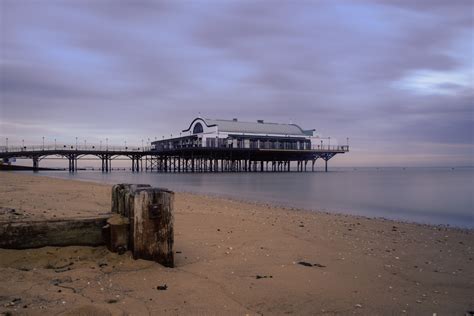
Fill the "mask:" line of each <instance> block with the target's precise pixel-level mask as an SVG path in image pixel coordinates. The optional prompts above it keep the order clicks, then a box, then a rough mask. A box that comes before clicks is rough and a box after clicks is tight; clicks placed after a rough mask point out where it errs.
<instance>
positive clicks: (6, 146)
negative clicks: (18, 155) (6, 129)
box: [5, 137, 8, 151]
mask: <svg viewBox="0 0 474 316" xmlns="http://www.w3.org/2000/svg"><path fill="white" fill-rule="evenodd" d="M5 151H8V137H5Z"/></svg>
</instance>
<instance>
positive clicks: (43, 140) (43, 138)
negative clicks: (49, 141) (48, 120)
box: [43, 136, 44, 151]
mask: <svg viewBox="0 0 474 316" xmlns="http://www.w3.org/2000/svg"><path fill="white" fill-rule="evenodd" d="M43 151H44V136H43Z"/></svg>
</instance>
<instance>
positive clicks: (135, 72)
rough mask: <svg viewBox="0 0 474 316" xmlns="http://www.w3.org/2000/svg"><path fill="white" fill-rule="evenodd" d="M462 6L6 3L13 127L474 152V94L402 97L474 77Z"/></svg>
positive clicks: (8, 104) (1, 85) (453, 91)
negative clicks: (462, 47)
mask: <svg viewBox="0 0 474 316" xmlns="http://www.w3.org/2000/svg"><path fill="white" fill-rule="evenodd" d="M449 3H450V5H446V2H445V1H376V0H374V1H369V0H367V1H360V2H354V3H347V2H343V1H340V2H338V1H336V2H334V1H317V2H314V1H307V2H306V1H298V2H290V1H287V2H278V3H275V2H271V1H260V2H251V1H230V2H206V1H199V2H171V1H170V2H157V1H138V2H130V1H124V2H122V1H119V2H117V1H89V0H88V1H72V2H68V3H65V2H59V1H49V2H47V1H43V2H18V1H9V0H5V1H2V2H1V6H2V8H1V9H2V12H3V13H2V16H1V20H2V22H1V35H2V36H1V39H0V45H1V51H0V54H1V63H0V71H1V78H0V89H1V102H2V105H1V109H0V115H1V116H2V120H4V121H7V122H10V121H11V122H16V121H21V120H22V119H24V118H25V116H26V117H28V121H36V122H37V123H41V122H43V123H44V124H59V122H61V121H62V120H63V121H64V118H67V121H68V122H71V124H74V126H76V127H77V129H80V128H85V130H87V129H90V130H95V131H97V130H102V128H108V129H110V130H112V129H114V128H116V127H117V126H122V130H123V133H124V134H127V135H137V134H139V133H140V131H141V132H142V133H143V134H144V135H153V134H165V133H171V132H173V131H179V130H180V126H184V125H186V124H187V123H188V120H189V119H192V117H193V116H195V115H197V114H198V113H199V112H201V114H202V115H204V116H209V117H221V118H229V117H235V116H237V117H239V119H248V120H255V119H257V118H258V119H265V120H267V121H270V120H274V121H280V122H288V121H289V120H292V121H293V122H296V123H300V124H301V125H302V126H304V127H307V128H312V127H314V128H317V129H318V130H320V131H321V132H323V133H324V134H326V135H327V134H331V135H335V136H337V137H339V138H341V139H343V138H345V136H351V137H353V138H355V139H356V138H364V139H365V138H367V137H369V138H372V139H374V140H375V139H377V140H380V139H391V141H393V142H394V143H395V144H396V137H398V138H399V139H403V137H404V136H408V135H409V136H410V137H412V139H414V140H417V141H420V142H428V141H433V142H436V141H440V142H451V141H456V142H464V143H465V144H470V143H472V136H471V137H469V130H471V131H472V125H471V124H472V115H473V113H472V106H473V104H472V103H473V102H472V99H473V94H472V91H469V89H468V88H466V87H465V86H463V85H461V84H458V83H454V82H449V81H446V82H444V83H443V82H439V83H438V84H437V88H439V89H441V90H443V91H446V92H449V95H423V96H419V95H416V94H414V93H412V92H411V91H409V90H403V89H397V88H396V87H394V83H395V82H397V80H400V79H402V78H404V77H405V76H407V75H410V74H411V73H413V72H414V71H419V70H433V71H440V72H456V71H459V69H466V67H469V66H470V67H472V63H471V64H470V65H466V64H465V60H466V59H467V58H466V57H467V56H465V55H466V54H469V53H470V54H472V51H471V52H460V54H461V55H463V57H464V58H460V57H459V56H457V55H456V54H452V53H451V51H452V50H453V49H454V48H455V46H453V45H454V43H455V42H456V41H459V40H461V39H462V36H464V35H463V34H465V33H463V32H466V30H468V31H469V30H472V16H471V15H470V14H469V12H470V11H469V10H470V9H471V8H472V6H471V4H470V2H465V1H454V2H449ZM451 4H452V5H451ZM341 7H344V8H343V10H341ZM344 10H345V11H344ZM351 10H352V11H351ZM360 11H364V12H365V13H364V14H361V15H360V16H359V15H358V14H359V13H360ZM366 11H367V12H369V13H366ZM58 54H60V55H59V59H55V58H57V57H56V56H58ZM61 54H62V55H61ZM60 58H63V59H60ZM68 62H72V63H74V64H72V65H70V64H68ZM435 86H436V84H435ZM38 105H41V106H38ZM32 108H35V109H36V111H35V112H32V111H31V109H32ZM71 113H74V115H71ZM115 131H116V130H115ZM440 131H446V132H445V133H441V132H440ZM0 132H1V133H2V134H7V133H10V132H9V131H8V130H7V128H5V129H3V130H1V131H0ZM29 132H30V131H28V133H29ZM15 133H18V129H16V130H15ZM101 134H104V133H102V132H101ZM466 135H467V136H466ZM471 135H472V133H471ZM364 146H365V145H364ZM395 146H396V145H395Z"/></svg>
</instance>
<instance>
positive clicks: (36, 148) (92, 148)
mask: <svg viewBox="0 0 474 316" xmlns="http://www.w3.org/2000/svg"><path fill="white" fill-rule="evenodd" d="M186 148H192V147H179V148H167V149H162V150H160V149H157V150H155V149H154V148H152V147H150V146H144V147H138V146H104V145H77V146H75V145H64V144H56V145H45V146H43V145H32V146H20V147H19V146H9V147H5V146H3V147H0V152H3V153H5V152H11V153H12V152H15V153H20V152H52V151H70V152H75V151H89V152H107V151H111V152H150V151H155V152H160V151H167V150H176V149H186ZM199 148H210V149H211V148H214V147H199ZM225 149H244V148H232V147H226V148H225ZM247 149H248V148H247ZM251 149H262V150H276V151H301V152H304V151H337V152H341V151H342V152H347V151H349V146H347V145H343V146H339V145H317V146H316V145H315V146H311V149H291V148H269V149H267V148H251Z"/></svg>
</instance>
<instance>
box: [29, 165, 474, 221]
mask: <svg viewBox="0 0 474 316" xmlns="http://www.w3.org/2000/svg"><path fill="white" fill-rule="evenodd" d="M38 174H39V175H49V176H54V177H61V178H68V179H81V180H92V181H96V182H102V183H147V184H151V185H152V186H160V187H167V188H169V189H172V190H175V191H186V192H194V193H206V194H216V195H221V196H225V197H231V198H237V199H243V200H251V201H260V202H270V203H274V204H279V205H285V206H291V207H298V208H304V209H309V210H322V211H329V212H337V213H345V214H355V215H364V216H369V217H384V218H390V219H396V220H404V221H411V222H419V223H429V224H445V225H453V226H459V227H468V228H474V206H473V205H474V203H473V195H474V168H455V169H451V168H378V169H377V168H366V169H343V168H340V169H333V171H330V172H328V173H325V172H315V173H311V172H308V173H296V172H292V173H219V174H210V173H202V174H198V173H196V174H163V173H150V172H148V173H145V172H143V173H131V172H125V171H113V172H112V173H109V174H103V173H101V172H98V171H79V172H78V173H76V174H69V173H68V172H40V173H38Z"/></svg>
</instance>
